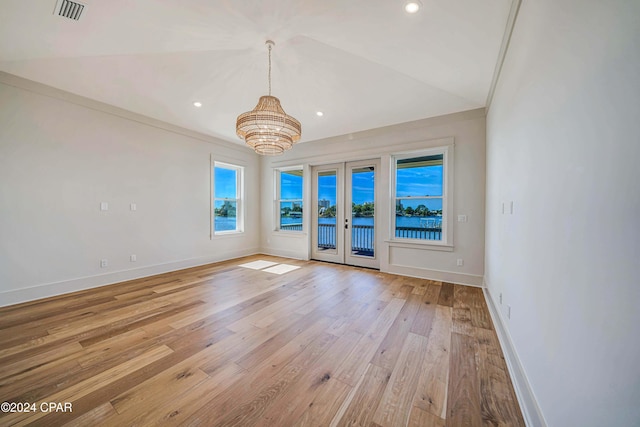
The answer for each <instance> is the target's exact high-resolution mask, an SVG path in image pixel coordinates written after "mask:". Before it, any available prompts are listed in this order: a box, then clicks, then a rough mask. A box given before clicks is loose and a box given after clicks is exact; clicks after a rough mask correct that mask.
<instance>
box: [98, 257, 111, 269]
mask: <svg viewBox="0 0 640 427" xmlns="http://www.w3.org/2000/svg"><path fill="white" fill-rule="evenodd" d="M108 265H109V261H108V260H106V259H101V260H100V268H106V267H107V266H108Z"/></svg>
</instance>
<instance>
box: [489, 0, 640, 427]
mask: <svg viewBox="0 0 640 427" xmlns="http://www.w3.org/2000/svg"><path fill="white" fill-rule="evenodd" d="M639 17H640V2H638V1H636V0H628V1H624V0H611V1H606V2H603V1H596V0H582V1H568V0H561V1H558V0H539V1H525V2H523V4H522V6H521V9H520V13H519V16H518V19H517V22H516V25H515V30H514V33H513V37H512V40H511V45H510V48H509V52H508V54H507V57H506V61H505V63H504V67H503V70H502V74H501V77H500V80H499V82H498V85H497V90H496V92H495V95H494V98H493V102H492V104H491V106H490V109H489V111H488V117H487V239H486V268H485V274H486V282H487V285H488V287H489V290H490V294H491V297H492V298H493V301H494V303H495V304H496V305H497V306H498V310H499V311H500V312H501V315H502V319H503V322H504V326H505V327H506V330H507V333H508V335H510V337H511V342H512V344H513V348H514V349H515V353H516V354H517V357H518V358H519V360H520V363H521V366H522V368H523V371H524V375H526V377H527V378H528V381H529V385H530V386H531V390H532V391H533V394H534V395H535V397H536V398H537V401H538V404H539V406H540V410H541V413H542V415H543V417H544V419H546V422H547V423H548V425H550V426H558V427H561V426H605V425H606V426H632V425H634V426H637V425H640V405H639V402H640V363H639V361H640V340H639V339H638V337H639V336H640V335H639V332H638V330H639V329H638V325H640V309H639V307H640V280H639V279H638V277H639V276H638V256H639V255H640V225H639V224H640V222H639V221H640V167H639V165H638V162H639V161H640V20H639ZM503 201H513V202H514V208H515V209H514V214H513V215H510V214H507V215H503V214H502V213H501V203H502V202H503ZM500 293H502V294H503V298H504V299H503V301H504V302H503V304H502V305H500V304H499V301H498V296H499V294H500ZM507 305H510V306H511V307H512V313H511V319H510V320H509V319H507V317H506V310H507V309H506V307H507ZM520 387H521V388H526V387H525V385H524V384H522V383H521V384H520ZM538 415H539V414H538ZM532 419H534V420H537V421H536V422H537V423H543V422H544V421H542V419H541V418H538V417H537V415H536V414H532Z"/></svg>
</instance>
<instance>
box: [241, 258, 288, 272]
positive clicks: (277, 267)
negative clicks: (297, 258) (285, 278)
mask: <svg viewBox="0 0 640 427" xmlns="http://www.w3.org/2000/svg"><path fill="white" fill-rule="evenodd" d="M238 267H244V268H250V269H252V270H262V271H266V272H267V273H273V274H285V273H288V272H290V271H293V270H297V269H299V268H300V267H299V266H297V265H290V264H278V263H277V262H271V261H264V260H258V261H252V262H248V263H246V264H240V265H239V266H238Z"/></svg>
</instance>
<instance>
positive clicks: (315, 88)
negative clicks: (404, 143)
mask: <svg viewBox="0 0 640 427" xmlns="http://www.w3.org/2000/svg"><path fill="white" fill-rule="evenodd" d="M80 1H81V2H83V3H84V4H86V8H85V10H84V12H83V14H82V17H81V18H80V20H79V21H77V22H76V21H72V20H69V19H66V18H62V17H59V16H57V15H55V14H54V13H53V12H54V9H55V6H56V0H29V1H25V0H2V1H1V2H0V70H3V71H6V72H8V73H11V74H15V75H18V76H21V77H24V78H27V79H30V80H35V81H37V82H40V83H44V84H47V85H50V86H53V87H56V88H59V89H63V90H66V91H69V92H72V93H75V94H78V95H82V96H85V97H88V98H92V99H95V100H98V101H101V102H105V103H107V104H111V105H114V106H117V107H120V108H124V109H126V110H130V111H133V112H135V113H139V114H143V115H146V116H149V117H152V118H155V119H159V120H163V121H165V122H168V123H171V124H174V125H178V126H182V127H185V128H188V129H192V130H195V131H198V132H202V133H205V134H209V135H212V136H216V137H219V138H222V139H225V140H228V141H233V142H238V143H241V141H240V140H239V139H238V137H237V136H236V135H235V119H236V116H237V115H238V114H240V113H242V112H244V111H248V110H251V109H253V107H254V106H255V104H256V103H257V101H258V98H259V96H260V95H264V94H266V92H267V50H266V47H265V45H264V41H265V40H267V39H272V40H274V41H275V43H276V46H275V47H274V50H273V95H274V96H277V97H278V98H280V100H281V102H282V106H283V107H284V109H285V111H286V112H287V113H288V114H290V115H292V116H294V117H296V118H297V119H298V120H300V122H301V123H302V140H301V141H303V142H304V141H312V140H316V139H321V138H326V137H331V136H336V135H342V134H347V133H352V132H356V131H360V130H366V129H372V128H377V127H381V126H386V125H391V124H396V123H402V122H407V121H412V120H418V119H422V118H426V117H433V116H439V115H443V114H448V113H452V112H457V111H464V110H469V109H473V108H478V107H482V106H484V105H485V101H486V98H487V94H488V92H489V88H490V86H491V81H492V77H493V72H494V68H495V65H496V62H497V59H498V52H499V50H500V45H501V42H502V37H503V34H504V31H505V26H506V23H507V18H508V14H509V8H510V5H511V0H422V3H423V8H422V9H421V10H420V12H418V13H417V14H415V15H409V14H407V13H406V12H405V11H404V9H403V0H350V1H348V0H180V1H175V0H174V1H167V0H135V1H131V0H108V1H97V0H80ZM194 101H200V102H202V103H203V107H202V108H195V107H194V106H193V102H194ZM316 111H323V112H324V116H323V117H318V116H316Z"/></svg>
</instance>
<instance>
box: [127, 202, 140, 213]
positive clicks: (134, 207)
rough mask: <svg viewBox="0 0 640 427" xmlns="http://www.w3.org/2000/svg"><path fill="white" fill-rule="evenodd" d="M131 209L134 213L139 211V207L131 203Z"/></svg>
mask: <svg viewBox="0 0 640 427" xmlns="http://www.w3.org/2000/svg"><path fill="white" fill-rule="evenodd" d="M129 208H130V209H131V210H132V211H135V210H138V206H137V205H136V204H135V203H131V204H130V205H129Z"/></svg>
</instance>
